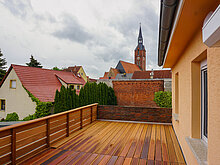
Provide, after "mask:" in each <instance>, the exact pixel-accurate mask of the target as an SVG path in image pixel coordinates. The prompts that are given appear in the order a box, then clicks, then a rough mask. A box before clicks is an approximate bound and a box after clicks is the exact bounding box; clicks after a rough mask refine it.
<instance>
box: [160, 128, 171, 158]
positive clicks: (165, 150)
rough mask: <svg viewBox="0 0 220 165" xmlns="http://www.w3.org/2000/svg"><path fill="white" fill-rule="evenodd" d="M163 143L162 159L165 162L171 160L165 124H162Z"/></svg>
mask: <svg viewBox="0 0 220 165" xmlns="http://www.w3.org/2000/svg"><path fill="white" fill-rule="evenodd" d="M161 143H162V146H161V147H162V159H163V162H168V161H169V156H168V149H167V141H166V135H165V130H164V126H163V125H161Z"/></svg>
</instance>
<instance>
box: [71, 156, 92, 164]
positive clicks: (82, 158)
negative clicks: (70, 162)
mask: <svg viewBox="0 0 220 165" xmlns="http://www.w3.org/2000/svg"><path fill="white" fill-rule="evenodd" d="M91 155H92V153H86V154H85V155H84V156H83V157H81V158H80V159H79V160H78V161H77V162H75V163H76V165H81V164H84V162H85V161H86V160H87V159H88V158H89V157H90V156H91Z"/></svg>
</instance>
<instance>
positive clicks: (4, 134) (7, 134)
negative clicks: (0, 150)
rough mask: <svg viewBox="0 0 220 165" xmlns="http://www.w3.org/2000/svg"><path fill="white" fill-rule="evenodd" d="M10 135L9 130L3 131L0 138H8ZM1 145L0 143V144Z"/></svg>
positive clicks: (0, 132)
mask: <svg viewBox="0 0 220 165" xmlns="http://www.w3.org/2000/svg"><path fill="white" fill-rule="evenodd" d="M10 135H11V130H10V129H9V130H5V131H0V138H4V137H6V136H10ZM0 145H1V143H0Z"/></svg>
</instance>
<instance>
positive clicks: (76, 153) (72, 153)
mask: <svg viewBox="0 0 220 165" xmlns="http://www.w3.org/2000/svg"><path fill="white" fill-rule="evenodd" d="M77 155H79V152H75V151H71V154H69V155H68V156H67V157H65V158H64V159H63V160H62V161H60V162H59V163H58V164H59V165H63V164H69V163H68V162H70V161H71V160H72V159H74V158H75V157H76V156H77Z"/></svg>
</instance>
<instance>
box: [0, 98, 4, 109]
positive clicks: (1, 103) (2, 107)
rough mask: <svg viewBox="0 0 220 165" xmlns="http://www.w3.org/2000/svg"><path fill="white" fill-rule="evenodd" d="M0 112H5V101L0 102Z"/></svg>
mask: <svg viewBox="0 0 220 165" xmlns="http://www.w3.org/2000/svg"><path fill="white" fill-rule="evenodd" d="M0 108H1V109H0V110H5V100H0Z"/></svg>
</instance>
